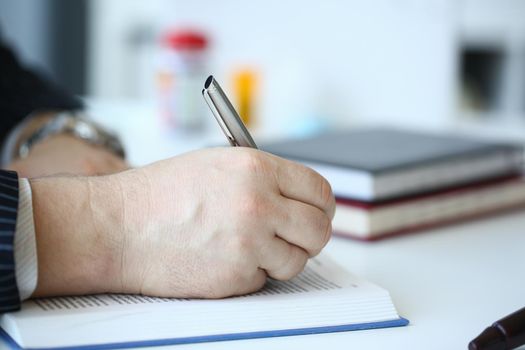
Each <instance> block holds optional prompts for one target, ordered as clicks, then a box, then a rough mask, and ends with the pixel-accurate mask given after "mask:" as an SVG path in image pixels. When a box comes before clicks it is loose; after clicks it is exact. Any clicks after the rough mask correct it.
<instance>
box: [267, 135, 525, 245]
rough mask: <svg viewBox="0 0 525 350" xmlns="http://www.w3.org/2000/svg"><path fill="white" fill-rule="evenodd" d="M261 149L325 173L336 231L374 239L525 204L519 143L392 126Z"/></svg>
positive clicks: (363, 238) (307, 139) (521, 146)
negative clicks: (334, 204)
mask: <svg viewBox="0 0 525 350" xmlns="http://www.w3.org/2000/svg"><path fill="white" fill-rule="evenodd" d="M263 149H264V150H265V151H268V152H271V153H274V154H277V155H279V156H282V157H285V158H288V159H292V160H295V161H299V162H301V163H303V164H305V165H307V166H310V167H311V168H313V169H315V170H316V171H318V172H319V173H320V174H321V175H323V176H324V177H325V178H327V179H328V181H329V182H330V183H331V185H332V189H333V191H334V194H335V196H336V200H337V211H336V215H335V218H334V221H333V227H334V232H335V233H336V234H339V235H344V236H348V237H353V238H357V239H362V240H375V239H379V238H384V237H389V236H392V235H397V234H400V233H406V232H412V231H416V230H420V229H423V228H429V227H434V226H437V225H443V224H449V223H453V222H457V221H462V220H466V219H470V218H474V217H483V216H485V215H488V214H492V213H495V212H499V211H502V210H508V209H513V208H517V207H519V206H525V179H524V178H523V175H522V173H523V145H521V144H517V143H508V142H488V141H485V140H479V139H473V138H467V137H463V136H454V135H436V134H425V133H416V132H409V131H402V130H395V129H385V128H383V129H365V130H350V131H343V132H335V133H328V134H323V135H320V136H316V137H312V138H306V139H301V140H293V141H286V142H281V143H275V144H272V145H268V146H267V147H263Z"/></svg>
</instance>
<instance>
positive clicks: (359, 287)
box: [0, 257, 399, 348]
mask: <svg viewBox="0 0 525 350" xmlns="http://www.w3.org/2000/svg"><path fill="white" fill-rule="evenodd" d="M394 319H399V316H398V315H397V312H396V310H395V308H394V306H393V304H392V301H391V299H390V296H389V294H388V292H387V291H385V290H384V289H381V288H379V287H377V286H375V285H373V284H371V283H369V282H366V281H363V280H361V279H359V278H356V277H355V276H353V275H351V274H349V273H348V272H346V271H345V270H343V269H342V268H340V267H339V266H337V265H336V264H334V263H333V262H331V261H330V260H329V259H328V258H327V257H318V258H315V259H311V260H310V261H309V262H308V265H307V267H306V269H305V270H304V271H303V272H302V273H301V274H299V275H298V276H297V277H295V278H294V279H292V280H290V281H285V282H283V281H275V280H269V281H268V283H267V284H266V286H265V287H264V288H263V289H262V290H260V291H259V292H256V293H253V294H250V295H246V296H240V297H233V298H225V299H218V300H205V299H175V298H154V297H147V296H138V295H122V294H110V295H91V296H78V297H62V298H47V299H36V300H31V301H27V302H25V303H24V304H23V308H22V311H20V312H14V313H8V314H5V315H3V316H2V317H1V318H0V325H1V327H2V328H4V329H5V330H6V331H7V332H8V333H9V334H11V335H13V337H14V338H15V340H16V341H17V342H18V343H19V344H21V345H22V346H24V347H40V348H42V347H46V346H48V347H59V346H78V345H85V344H94V343H96V344H107V343H120V342H133V341H146V340H151V339H172V338H177V339H178V338H187V337H200V336H206V335H210V334H233V333H250V332H261V331H271V330H279V329H302V328H310V327H325V326H328V325H342V324H362V323H369V322H380V321H385V320H394ZM56 334H60V337H57V336H56ZM94 334H96V337H94V336H93V335H94Z"/></svg>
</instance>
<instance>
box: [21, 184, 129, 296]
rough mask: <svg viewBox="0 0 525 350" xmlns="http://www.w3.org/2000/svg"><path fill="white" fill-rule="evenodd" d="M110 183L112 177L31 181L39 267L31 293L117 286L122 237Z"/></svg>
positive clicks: (91, 290) (81, 291)
mask: <svg viewBox="0 0 525 350" xmlns="http://www.w3.org/2000/svg"><path fill="white" fill-rule="evenodd" d="M106 179H108V180H106ZM111 181H112V179H111V176H109V177H100V178H86V177H56V178H41V179H34V180H31V188H32V192H33V212H34V220H35V233H36V243H37V256H38V267H39V268H38V284H37V288H36V291H35V293H34V296H51V295H67V294H89V293H104V292H110V291H114V290H115V288H116V287H115V276H117V275H118V259H119V258H120V257H119V255H118V254H116V250H118V246H119V245H120V243H121V241H120V240H119V237H120V236H121V235H120V234H119V220H120V219H119V210H118V207H119V203H118V201H119V200H118V195H117V193H116V192H117V191H116V190H115V189H114V188H112V186H108V185H109V184H108V182H111Z"/></svg>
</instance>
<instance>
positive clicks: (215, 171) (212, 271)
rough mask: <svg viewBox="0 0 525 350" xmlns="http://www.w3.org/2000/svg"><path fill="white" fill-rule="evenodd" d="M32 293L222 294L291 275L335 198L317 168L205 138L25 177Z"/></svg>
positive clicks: (319, 243) (314, 250)
mask: <svg viewBox="0 0 525 350" xmlns="http://www.w3.org/2000/svg"><path fill="white" fill-rule="evenodd" d="M31 186H32V189H33V207H34V216H35V228H36V237H37V250H38V266H39V270H38V284H37V289H36V291H35V293H34V296H49V295H67V294H86V293H103V292H121V293H141V294H146V295H154V296H169V297H205V298H218V297H226V296H230V295H239V294H245V293H249V292H252V291H255V290H257V289H259V288H261V287H262V285H263V284H264V283H265V281H266V277H267V276H270V277H273V278H276V279H289V278H291V277H293V276H295V275H296V274H298V273H299V272H300V271H302V269H303V267H304V265H305V263H306V261H307V259H308V257H311V256H314V255H316V254H318V253H319V251H320V250H321V249H322V247H324V245H325V244H326V243H327V241H328V239H329V237H330V234H331V225H330V222H331V218H332V217H333V213H334V209H335V202H334V199H333V195H332V193H331V190H330V186H329V185H328V183H327V182H326V180H324V179H323V178H322V177H321V176H319V175H318V174H317V173H315V172H314V171H312V170H310V169H308V168H305V167H303V166H300V165H298V164H295V163H292V162H289V161H286V160H283V159H280V158H278V157H274V156H271V155H269V154H266V153H264V152H260V151H256V150H250V149H244V148H228V149H222V148H218V149H210V150H203V151H198V152H192V153H188V154H185V155H182V156H179V157H175V158H172V159H169V160H165V161H161V162H157V163H154V164H152V165H149V166H147V167H144V168H140V169H133V170H128V171H125V172H122V173H119V174H114V175H108V176H102V177H48V178H42V179H34V180H32V181H31Z"/></svg>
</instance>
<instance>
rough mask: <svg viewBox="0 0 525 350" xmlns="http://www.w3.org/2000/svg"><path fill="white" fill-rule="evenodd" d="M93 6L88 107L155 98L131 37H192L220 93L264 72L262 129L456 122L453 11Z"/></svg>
mask: <svg viewBox="0 0 525 350" xmlns="http://www.w3.org/2000/svg"><path fill="white" fill-rule="evenodd" d="M92 4H93V8H92V15H93V28H92V38H93V41H92V50H91V51H92V55H93V56H92V57H91V63H92V65H91V67H92V74H91V76H92V80H91V92H92V93H93V94H94V95H98V96H109V97H120V96H131V97H139V98H141V97H151V96H152V95H153V92H152V91H153V90H152V88H151V79H150V77H151V76H152V74H153V73H152V71H153V70H154V63H153V58H154V56H155V50H154V48H155V45H152V44H151V43H150V44H148V43H145V44H135V45H132V44H130V41H129V40H128V39H129V36H130V35H131V34H130V33H133V32H135V34H136V32H137V30H138V31H139V32H140V31H141V30H142V31H146V32H147V31H151V32H153V33H158V32H159V31H161V30H162V28H166V27H169V26H176V27H177V26H187V25H190V26H194V27H201V28H204V29H205V30H206V31H207V32H208V33H209V34H210V36H211V37H212V40H213V62H212V70H213V72H214V74H215V75H217V76H218V77H219V78H220V79H221V81H223V82H224V84H225V85H227V82H228V79H229V74H230V72H231V71H232V69H234V68H235V67H237V66H252V67H257V69H258V70H260V72H261V75H262V78H263V89H262V96H261V103H260V106H261V111H260V114H261V115H262V116H264V118H265V119H264V123H265V124H266V125H267V126H268V125H269V124H270V123H271V124H272V125H277V126H278V125H288V126H289V125H290V124H293V123H295V122H299V121H300V120H302V119H301V118H304V117H313V116H321V117H323V118H325V119H326V120H328V121H330V122H331V123H337V124H348V123H353V122H362V121H368V122H376V121H381V122H390V123H410V124H414V123H416V124H443V123H446V122H447V121H448V120H449V119H450V117H451V116H452V114H453V109H454V106H455V94H456V91H455V87H456V81H455V77H456V66H457V61H456V60H457V50H456V45H457V28H458V15H459V10H458V5H457V4H458V2H457V1H454V0H427V1H416V0H369V1H357V0H348V1H343V0H324V1H310V0H301V1H299V0H291V1H283V0H252V1H238V0H221V1H212V0H192V1H185V0H173V1H171V0H150V1H148V2H145V1H124V0H113V1H107V0H96V1H94V2H93V3H92ZM264 123H263V124H264Z"/></svg>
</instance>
